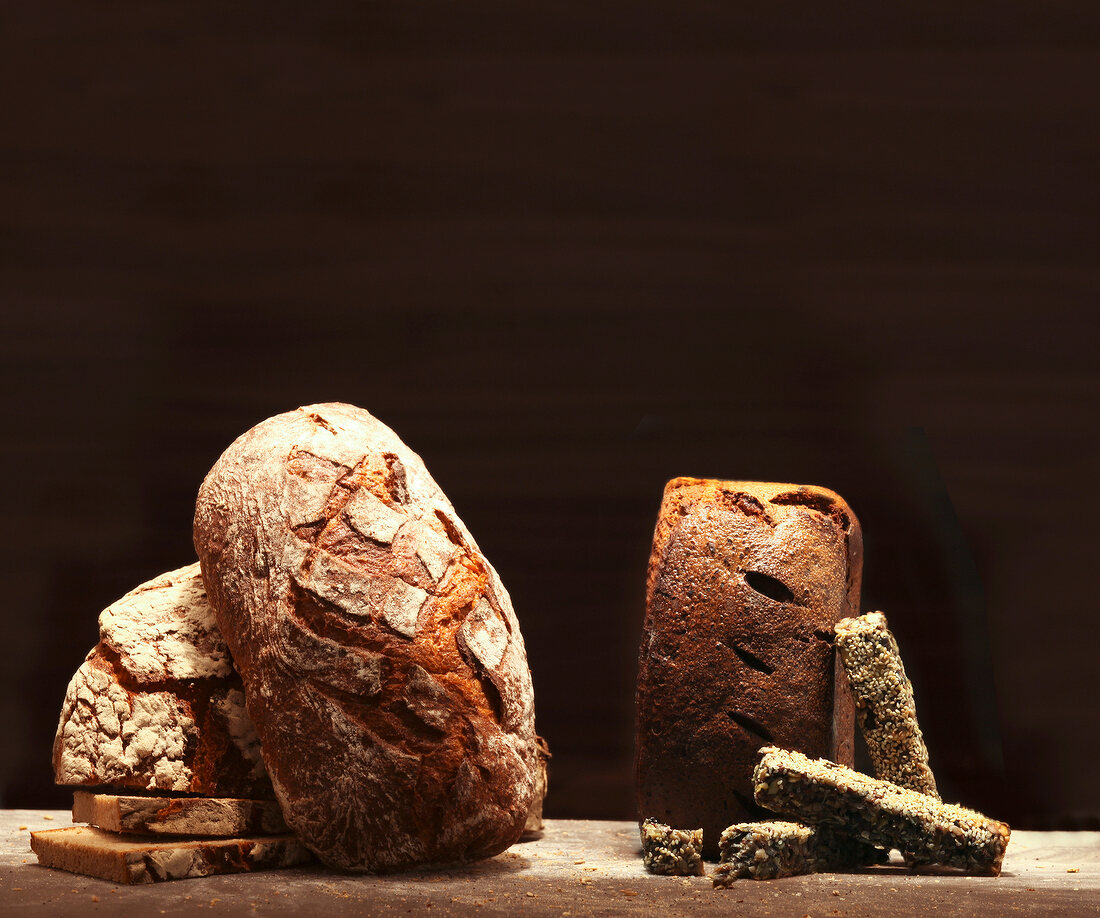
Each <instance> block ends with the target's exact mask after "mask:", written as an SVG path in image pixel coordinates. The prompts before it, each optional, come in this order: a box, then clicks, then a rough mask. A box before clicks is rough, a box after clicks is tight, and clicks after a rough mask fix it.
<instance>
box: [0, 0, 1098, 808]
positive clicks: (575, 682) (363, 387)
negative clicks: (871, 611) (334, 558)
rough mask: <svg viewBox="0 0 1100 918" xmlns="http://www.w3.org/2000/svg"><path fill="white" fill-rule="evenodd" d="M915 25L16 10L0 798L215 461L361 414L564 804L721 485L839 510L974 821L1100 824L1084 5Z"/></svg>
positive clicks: (1090, 87)
mask: <svg viewBox="0 0 1100 918" xmlns="http://www.w3.org/2000/svg"><path fill="white" fill-rule="evenodd" d="M885 6H886V9H880V8H878V7H877V6H876V7H874V8H872V9H871V10H862V9H859V8H857V7H856V6H855V5H852V4H825V5H821V4H810V3H805V4H792V3H773V4H763V5H761V4H731V5H729V7H728V8H726V7H723V5H721V4H712V3H706V2H687V3H684V2H677V3H664V4H637V3H626V2H612V3H595V4H593V3H588V2H573V3H537V4H513V3H505V2H489V0H478V2H461V3H454V4H438V5H435V4H432V5H428V4H422V3H416V2H409V0H404V2H393V3H361V2H348V3H325V4H320V7H322V9H318V8H317V7H316V6H310V5H308V4H286V5H284V4H277V3H266V4H263V5H262V6H258V7H257V8H248V7H245V6H242V5H239V4H223V5H219V6H218V7H217V8H216V9H209V10H202V9H198V8H196V7H194V6H192V5H190V4H164V5H162V4H151V3H148V2H145V0H142V2H116V3H106V4H78V3H73V2H69V3H61V4H36V3H23V4H13V5H8V6H6V7H5V9H4V12H3V13H2V14H0V15H2V16H3V17H4V19H3V22H2V24H0V36H2V37H0V93H2V97H0V119H2V122H3V130H2V133H0V202H2V206H0V306H2V315H3V329H2V331H3V343H2V345H0V346H2V354H0V374H2V379H3V386H4V389H3V391H4V395H5V406H4V417H3V428H2V429H3V436H4V443H3V450H2V454H3V468H2V469H0V473H2V474H3V480H4V482H5V483H6V487H5V498H4V508H5V510H4V526H3V540H4V541H3V545H2V546H0V557H2V558H3V565H4V568H3V572H2V575H3V578H4V579H3V583H4V585H5V588H4V602H3V606H4V612H3V616H4V640H3V647H2V650H0V654H2V658H0V673H2V680H3V681H2V685H0V689H2V692H0V696H2V697H0V712H2V716H3V720H2V723H0V735H2V736H3V737H4V740H3V743H0V804H2V805H4V806H47V805H64V801H65V795H64V794H63V793H59V792H58V791H56V790H55V789H54V788H52V786H51V784H50V780H51V775H50V771H49V747H50V742H51V739H52V735H53V730H54V726H55V723H56V716H57V711H58V709H59V706H60V703H61V698H62V695H63V692H64V688H65V684H66V682H67V680H68V678H69V676H70V674H71V673H72V671H73V670H74V669H75V668H76V666H77V665H78V664H79V662H80V660H81V659H82V656H83V654H84V653H85V652H86V650H87V649H88V648H89V647H90V646H91V645H92V644H93V643H94V641H95V637H96V615H97V613H98V612H99V610H100V609H101V608H102V607H103V606H105V605H106V604H107V603H109V602H110V601H112V600H113V599H115V598H117V597H118V596H119V595H120V594H122V593H123V592H125V591H126V590H128V589H129V588H131V587H132V586H134V585H135V584H137V583H138V582H140V581H142V580H144V579H146V578H148V577H151V576H153V575H155V574H157V573H159V572H160V571H162V570H164V569H166V568H169V567H174V566H177V565H181V564H184V563H187V562H188V561H190V560H191V559H192V557H193V553H192V548H191V544H190V523H191V513H192V508H193V502H194V495H195V492H196V490H197V488H198V485H199V482H200V481H201V479H202V477H203V475H204V474H205V472H206V470H207V469H208V468H209V466H210V465H211V464H212V462H213V461H214V459H215V458H216V457H217V455H218V454H219V452H220V451H221V450H222V449H223V448H224V447H225V446H226V445H227V444H228V443H229V442H230V440H232V439H233V438H234V437H235V436H236V435H237V434H239V433H241V432H242V431H244V430H245V429H247V428H248V427H249V426H251V425H252V424H254V423H256V422H257V421H259V420H261V419H263V418H264V417H266V416H268V415H270V414H273V413H276V412H279V411H283V410H286V409H288V408H292V407H295V406H297V405H299V404H303V403H307V402H309V401H315V400H324V399H341V400H345V401H350V402H354V403H357V404H360V405H362V406H364V407H367V408H369V409H370V410H371V411H372V412H374V413H376V414H377V415H378V416H379V417H381V418H382V419H383V420H385V421H386V422H387V423H388V424H390V425H391V426H392V427H394V428H395V429H396V430H397V431H398V432H399V433H400V434H401V435H402V437H403V438H404V439H405V440H406V441H407V442H408V443H409V444H410V445H411V446H412V447H413V448H414V449H416V450H417V451H419V452H420V453H421V454H422V455H423V456H424V457H425V458H426V460H427V462H428V465H429V468H430V469H431V470H432V471H433V473H434V474H435V477H436V478H437V480H438V481H439V482H440V484H441V485H442V486H443V488H444V489H445V490H446V491H447V492H448V494H449V495H450V496H451V498H452V500H453V502H454V503H455V505H456V507H457V508H458V510H459V512H460V513H461V514H462V515H463V518H464V519H465V521H466V522H467V524H468V525H469V526H470V528H471V529H472V530H473V532H474V533H475V534H476V536H477V537H478V540H479V542H480V543H481V545H482V547H483V548H484V549H485V550H486V552H487V554H488V555H489V557H490V558H491V559H492V560H493V561H494V563H495V564H496V566H497V567H498V569H499V570H500V572H501V575H502V577H503V579H504V581H505V583H506V584H507V586H508V587H509V589H510V590H511V592H512V596H513V599H514V602H515V606H516V610H517V612H518V614H519V616H520V619H521V622H522V624H523V628H524V633H525V635H526V638H527V643H528V648H529V653H530V660H531V665H532V669H533V672H534V677H535V684H536V689H537V698H538V715H539V723H540V729H541V731H542V732H544V733H545V734H546V735H547V737H549V739H550V742H551V744H552V746H553V747H554V751H555V759H554V762H553V773H552V782H553V785H552V793H551V796H550V798H549V801H548V809H549V812H550V813H551V814H552V815H558V816H578V815H585V816H623V817H625V816H629V815H632V804H631V797H632V793H631V777H630V759H631V745H632V735H631V734H632V723H631V719H632V706H633V678H634V666H635V656H636V650H637V642H638V636H639V634H638V633H639V626H640V621H641V615H642V582H643V576H644V567H645V563H646V558H647V554H648V545H649V539H650V535H651V532H652V526H653V521H654V517H655V513H656V510H657V506H658V503H659V500H660V494H661V489H662V486H663V483H664V481H665V480H666V479H667V478H669V477H671V476H674V475H683V474H689V475H699V476H716V477H729V478H764V479H772V480H789V481H792V482H808V483H817V484H823V485H827V486H830V487H832V488H835V489H836V490H838V491H839V492H841V493H842V494H843V495H844V496H845V497H846V498H847V499H848V501H849V502H850V503H851V504H852V506H853V507H854V508H855V509H856V511H857V513H858V514H859V515H860V517H861V519H862V523H863V527H864V532H865V534H866V568H865V570H866V575H865V590H864V606H865V607H866V608H878V607H881V608H883V609H885V610H886V611H887V613H888V614H889V616H890V620H891V622H892V624H893V625H894V628H895V630H896V632H897V634H898V637H899V640H900V642H901V646H902V649H903V652H904V653H905V656H906V660H907V663H908V665H909V669H910V671H911V675H912V677H913V680H914V682H915V684H916V689H917V698H918V703H919V707H920V711H921V714H922V717H923V722H924V726H925V731H926V734H927V737H928V740H929V745H930V747H931V752H932V757H933V765H934V767H935V768H936V770H937V774H938V777H939V778H940V783H941V786H942V789H943V790H944V792H945V795H947V796H950V797H953V798H956V799H961V800H963V801H964V802H967V803H970V804H972V805H975V806H978V807H984V808H986V809H988V810H989V811H991V813H992V815H995V816H998V817H1002V818H1006V819H1009V820H1011V821H1013V822H1015V823H1017V824H1020V825H1026V826H1030V827H1051V826H1065V827H1085V826H1089V827H1093V828H1097V827H1100V790H1098V789H1097V787H1098V786H1097V784H1096V781H1095V771H1096V764H1095V757H1096V756H1097V755H1098V754H1100V742H1098V740H1097V727H1098V726H1100V725H1098V718H1097V710H1098V708H1097V702H1096V693H1097V690H1096V688H1095V686H1096V654H1097V650H1098V643H1100V642H1098V640H1097V637H1096V615H1095V610H1096V589H1095V566H1096V563H1097V561H1096V558H1097V553H1098V549H1100V540H1098V537H1097V523H1096V520H1097V519H1098V517H1100V497H1098V488H1097V486H1096V481H1095V475H1096V468H1097V459H1098V449H1097V446H1098V427H1097V422H1096V417H1097V409H1098V407H1100V406H1098V395H1100V376H1098V374H1097V370H1096V366H1097V360H1096V346H1097V341H1096V334H1095V329H1096V324H1095V322H1094V320H1093V318H1092V316H1093V314H1094V312H1095V310H1096V308H1097V304H1098V302H1100V268H1098V266H1097V252H1098V243H1100V232H1098V215H1100V207H1098V205H1100V182H1098V177H1097V162H1098V159H1097V157H1098V154H1100V141H1098V134H1097V130H1096V127H1097V116H1098V114H1100V106H1098V104H1097V103H1098V101H1100V99H1098V96H1100V14H1097V12H1096V6H1095V4H1094V3H1092V2H1087V0H1082V2H1070V0H1066V2H1051V3H1043V4H1026V3H1009V4H996V5H994V4H978V5H977V7H973V6H972V8H971V9H969V10H964V11H959V10H957V9H956V6H958V5H957V4H954V3H937V2H930V3H923V4H914V5H913V8H914V10H915V11H914V12H911V13H909V12H905V11H904V10H899V9H897V8H895V7H896V6H897V5H894V4H887V5H885ZM826 8H827V9H828V12H826V11H825V9H826ZM1013 8H1014V9H1013Z"/></svg>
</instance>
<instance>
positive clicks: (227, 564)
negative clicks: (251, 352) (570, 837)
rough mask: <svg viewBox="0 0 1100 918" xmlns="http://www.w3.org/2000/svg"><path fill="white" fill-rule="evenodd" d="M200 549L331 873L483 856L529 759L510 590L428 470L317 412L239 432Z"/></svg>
mask: <svg viewBox="0 0 1100 918" xmlns="http://www.w3.org/2000/svg"><path fill="white" fill-rule="evenodd" d="M194 537H195V548H196V549H197V551H198V554H199V558H200V560H201V562H202V570H203V575H204V578H205V581H206V585H207V588H208V590H209V593H210V598H211V602H212V604H213V606H214V610H215V614H216V616H217V619H218V624H219V626H220V627H221V630H222V633H223V634H224V635H225V636H226V639H227V641H228V643H229V646H230V650H231V651H232V654H233V659H234V661H235V663H236V665H237V668H238V670H239V671H240V673H241V676H242V678H243V680H244V685H245V695H246V698H247V704H248V711H249V714H250V715H251V717H252V721H253V723H254V724H255V726H256V730H257V732H258V733H259V736H260V739H261V741H262V746H263V755H264V760H265V762H266V764H267V767H268V772H269V774H270V776H271V779H272V783H273V785H274V787H275V793H276V796H277V798H278V800H279V802H280V803H281V805H282V808H283V814H284V816H285V818H286V822H287V824H288V825H289V826H290V827H291V828H292V829H293V830H294V831H295V833H297V834H298V835H299V837H301V838H302V839H303V840H304V841H305V842H306V844H307V845H308V846H309V847H310V848H311V849H312V850H313V851H315V852H316V853H317V855H318V856H320V857H321V859H322V860H324V861H325V862H326V863H327V864H329V865H331V866H334V867H339V868H344V869H350V870H370V871H395V870H402V869H407V868H411V867H415V866H419V865H426V864H443V863H451V862H459V861H465V860H472V859H476V858H481V857H488V856H490V855H493V854H496V853H498V852H500V851H502V850H503V849H505V848H507V847H508V846H509V845H511V844H512V843H513V842H515V841H516V840H517V839H518V838H519V836H520V834H521V832H522V831H523V827H524V822H525V821H526V819H527V816H528V813H529V811H530V810H531V808H532V803H533V800H534V798H535V783H536V776H537V774H538V771H539V768H540V765H541V762H540V750H539V745H538V742H537V738H536V736H535V732H534V699H533V694H532V688H531V677H530V673H529V671H528V667H527V657H526V651H525V650H524V645H523V638H522V636H521V635H520V630H519V623H518V622H517V620H516V616H515V614H514V612H513V611H512V604H511V601H510V599H509V598H508V593H507V591H506V590H505V589H504V587H503V585H502V584H501V582H500V579H499V578H498V576H497V574H496V571H494V570H493V568H492V566H491V565H490V564H489V562H488V561H487V560H486V558H485V556H484V555H483V554H482V553H481V551H480V550H479V549H478V547H477V544H476V543H475V541H474V539H473V536H471V535H470V533H469V531H468V530H467V529H466V527H465V526H464V525H463V524H462V521H461V520H460V519H459V518H458V516H457V514H456V513H455V511H454V508H453V507H452V506H451V504H450V502H449V501H448V500H447V498H446V497H445V496H444V494H443V492H442V491H441V490H440V489H439V487H438V486H437V485H436V483H435V482H434V481H433V480H432V478H431V476H430V475H429V474H428V471H427V469H426V468H425V467H424V463H423V462H422V461H421V459H420V457H419V456H417V455H416V453H414V452H412V450H410V449H409V448H408V447H407V446H405V444H404V443H402V442H401V440H400V439H398V437H397V435H396V434H394V432H393V431H392V430H390V429H389V428H388V427H386V426H385V425H384V424H382V423H381V422H380V421H378V420H376V419H375V418H374V417H372V416H371V415H370V414H368V413H367V412H366V411H364V410H362V409H360V408H356V407H353V406H351V405H344V404H336V403H331V404H320V405H310V406H308V407H305V408H299V409H297V410H296V411H291V412H288V413H286V414H281V415H278V416H276V417H273V418H270V419H268V420H267V421H264V422H263V423H261V424H259V425H257V426H256V427H254V428H253V429H252V430H250V431H248V432H247V433H245V434H244V435H243V436H241V437H240V438H238V439H237V440H236V441H235V442H234V443H233V444H232V445H231V446H230V447H229V449H227V450H226V451H225V453H224V454H223V455H222V456H221V458H220V459H219V460H218V462H217V463H216V464H215V466H214V468H213V469H212V470H211V471H210V473H209V475H207V477H206V480H205V481H204V482H203V484H202V488H201V489H200V491H199V497H198V503H197V506H196V511H195V528H194Z"/></svg>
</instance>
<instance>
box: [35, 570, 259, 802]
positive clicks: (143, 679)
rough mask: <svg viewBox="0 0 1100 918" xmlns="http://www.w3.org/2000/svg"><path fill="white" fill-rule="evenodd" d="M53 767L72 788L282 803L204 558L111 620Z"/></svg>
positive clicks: (76, 684) (107, 614)
mask: <svg viewBox="0 0 1100 918" xmlns="http://www.w3.org/2000/svg"><path fill="white" fill-rule="evenodd" d="M53 767H54V777H55V779H56V781H57V783H58V784H65V785H70V786H86V787H90V786H97V785H110V786H112V787H117V788H124V787H129V788H142V789H146V790H161V791H173V792H185V793H198V794H206V795H209V796H216V797H259V798H263V797H266V798H271V797H272V796H273V793H272V789H271V782H270V781H269V780H268V778H267V772H266V771H265V770H264V764H263V760H262V759H261V757H260V744H259V740H258V739H257V737H256V732H255V730H254V729H253V727H252V724H251V722H250V721H249V719H248V714H247V713H246V711H245V707H244V693H243V686H242V685H241V680H240V677H239V676H238V675H237V673H236V671H235V670H234V669H233V663H232V661H231V660H230V657H229V648H228V647H227V646H226V644H225V641H224V640H222V637H221V634H220V633H219V632H218V629H217V626H216V624H215V623H214V612H213V610H212V609H211V608H210V603H209V602H208V601H207V597H206V590H205V589H204V588H203V583H202V575H201V573H200V571H199V565H198V563H197V562H196V563H195V564H190V565H188V566H187V567H182V568H180V569H179V570H175V571H169V572H168V573H166V574H162V575H161V576H159V577H156V578H154V579H153V580H150V581H148V582H147V583H143V584H141V586H139V587H136V588H135V589H133V590H131V591H130V592H129V593H127V594H126V595H125V596H123V597H122V598H121V599H119V600H118V601H117V602H114V603H112V604H111V605H110V606H108V607H107V608H106V609H104V610H103V612H102V613H101V614H100V617H99V643H98V644H97V645H96V646H95V648H94V649H93V650H92V651H91V652H90V653H89V654H88V656H87V658H86V659H85V661H84V663H83V664H81V666H80V668H79V669H78V670H77V671H76V673H75V675H74V676H73V678H72V680H71V681H70V682H69V687H68V690H67V691H66V693H65V701H64V704H63V705H62V709H61V717H60V720H59V722H58V726H57V735H56V737H55V739H54V747H53Z"/></svg>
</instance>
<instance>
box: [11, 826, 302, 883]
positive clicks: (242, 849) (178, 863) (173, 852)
mask: <svg viewBox="0 0 1100 918" xmlns="http://www.w3.org/2000/svg"><path fill="white" fill-rule="evenodd" d="M31 849H32V850H33V851H34V853H35V854H36V855H37V857H38V862H39V863H40V864H41V865H42V866H44V867H54V868H58V869H60V870H64V871H68V872H71V873H78V874H83V875H86V876H91V877H98V878H100V879H104V880H109V881H111V882H113V883H126V884H136V883H161V882H165V881H168V880H187V879H194V878H196V877H206V876H213V875H216V874H225V873H250V872H252V871H254V870H273V869H276V868H280V867H292V866H296V865H298V864H302V863H305V862H306V861H308V860H310V858H311V855H310V853H309V851H308V850H307V849H306V847H305V845H303V844H302V843H301V842H300V841H298V839H297V838H295V837H294V836H293V835H291V834H290V833H286V834H283V835H259V836H252V837H249V838H204V839H195V838H188V837H183V838H180V837H171V838H151V837H150V836H148V835H124V834H121V833H118V832H105V831H104V830H102V829H97V828H95V827H93V826H66V827H64V828H57V829H46V830H44V831H38V832H32V833H31Z"/></svg>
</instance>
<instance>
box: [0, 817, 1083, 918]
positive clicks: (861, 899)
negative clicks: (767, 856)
mask: <svg viewBox="0 0 1100 918" xmlns="http://www.w3.org/2000/svg"><path fill="white" fill-rule="evenodd" d="M47 815H53V816H54V817H55V818H54V821H53V822H47V821H43V819H42V818H41V817H42V814H41V813H38V812H33V811H26V810H24V811H6V812H3V813H0V903H3V904H4V905H6V906H9V907H13V909H12V913H13V914H20V915H24V914H25V915H36V914H40V915H42V916H50V918H52V916H55V915H58V916H68V915H73V916H76V915H81V916H84V915H87V914H89V908H90V906H92V905H94V904H95V903H93V901H92V897H93V896H94V897H96V898H97V899H98V901H99V904H100V906H106V907H110V909H111V912H112V918H116V916H117V918H127V916H131V915H133V916H142V918H145V916H148V915H150V914H151V915H153V916H154V918H155V916H158V915H160V914H161V913H162V910H163V914H164V915H167V916H181V915H204V914H207V913H208V909H209V908H210V903H211V902H212V901H213V900H217V902H216V907H217V908H218V909H224V910H225V911H226V912H227V913H230V912H240V913H244V914H255V915H279V916H282V915H288V916H289V915H294V914H300V913H303V912H308V913H309V914H311V915H318V916H321V918H326V916H329V915H332V916H336V915H341V914H349V915H350V914H355V915H407V914H410V913H411V914H418V913H423V911H424V910H425V909H427V908H429V907H430V908H431V913H432V914H436V915H440V914H444V915H445V914H460V915H461V914H471V915H478V916H485V915H514V914H515V913H517V912H522V913H523V914H526V915H555V916H560V915H562V914H563V913H564V912H570V913H571V914H572V916H574V918H581V916H587V915H609V914H623V915H638V916H641V915H650V914H653V913H662V914H670V915H677V914H688V913H690V914H691V915H693V916H695V915H702V916H711V915H713V916H715V918H717V916H722V918H729V916H730V915H731V914H736V915H738V918H742V916H756V915H760V916H764V915H771V916H773V918H781V916H795V918H798V916H801V915H806V914H809V915H814V916H833V915H846V916H854V915H865V916H880V915H881V916H888V915H889V916H893V915H922V916H923V915H926V914H933V913H934V914H935V915H937V916H939V918H942V916H960V918H961V916H967V918H969V916H972V915H974V914H981V913H986V914H997V915H999V914H1009V913H1011V912H1013V911H1014V910H1016V909H1019V910H1020V911H1021V912H1024V913H1026V914H1028V915H1088V914H1098V913H1100V832H1027V831H1020V830H1017V831H1015V832H1013V835H1012V842H1011V844H1010V845H1009V847H1008V853H1007V855H1006V857H1005V865H1004V873H1003V874H1002V875H1001V876H1000V877H998V878H991V877H963V876H958V875H955V874H950V873H948V872H944V871H940V872H936V871H932V870H926V871H924V872H921V873H910V872H909V871H907V870H905V869H904V868H903V867H901V866H900V865H899V864H898V863H895V864H893V865H891V866H888V867H882V868H872V869H869V870H866V871H864V872H862V873H858V874H843V875H842V874H828V875H824V874H823V875H816V876H805V877H790V878H788V879H784V880H773V881H761V882H754V881H750V880H746V881H739V882H738V883H737V884H735V885H734V887H733V888H732V889H729V890H716V889H713V888H712V887H711V883H710V880H709V879H706V878H704V877H656V876H650V875H648V874H646V873H645V872H644V870H643V869H642V865H641V856H640V850H641V849H640V845H639V844H638V835H637V827H636V826H635V824H634V823H630V822H594V821H581V820H556V819H550V820H547V823H546V831H545V832H544V833H543V835H542V837H541V838H538V839H536V840H534V841H528V842H522V843H520V844H518V845H515V846H514V847H513V848H512V849H511V850H509V851H507V852H505V853H504V854H502V855H500V856H498V857H495V858H493V859H492V860H489V861H484V862H481V863H479V864H474V865H471V866H469V867H466V868H462V869H454V870H440V871H434V872H420V873H415V874H403V875H398V876H390V877H372V876H351V875H346V874H339V873H333V872H331V871H326V870H324V869H322V868H320V867H317V866H310V867H297V868H292V869H288V870H279V871H273V872H269V873H257V874H238V875H235V876H220V877H205V878H201V879H197V880H189V881H188V882H187V883H180V884H175V885H174V886H172V887H171V889H172V892H173V895H171V896H166V895H165V890H166V887H164V886H146V887H136V886H135V887H125V886H113V885H112V884H110V883H107V882H104V881H102V880H93V879H88V878H86V877H79V876H74V875H72V874H65V873H62V872H60V871H56V870H45V869H43V868H40V867H38V866H37V865H35V863H34V856H33V855H32V854H31V853H30V848H29V846H28V841H29V837H28V836H29V830H30V829H34V830H37V829H45V828H50V827H53V826H59V825H67V824H68V822H69V818H68V814H67V813H64V812H63V811H62V812H57V813H51V814H47ZM21 825H26V826H27V827H28V828H27V829H24V830H19V829H18V827H19V826H21ZM578 862H580V863H578ZM1074 868H1076V870H1077V871H1078V872H1076V873H1068V872H1067V871H1068V870H1070V869H1074ZM708 869H709V865H708ZM188 897H190V898H188ZM200 906H201V909H200ZM92 913H93V914H94V912H92Z"/></svg>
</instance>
